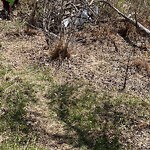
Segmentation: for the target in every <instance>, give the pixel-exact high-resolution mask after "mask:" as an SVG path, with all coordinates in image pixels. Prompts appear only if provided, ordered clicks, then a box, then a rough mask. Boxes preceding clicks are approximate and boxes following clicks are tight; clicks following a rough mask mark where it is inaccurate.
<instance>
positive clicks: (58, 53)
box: [50, 39, 70, 60]
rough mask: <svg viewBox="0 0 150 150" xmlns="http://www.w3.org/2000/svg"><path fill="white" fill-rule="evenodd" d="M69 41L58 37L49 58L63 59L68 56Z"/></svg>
mask: <svg viewBox="0 0 150 150" xmlns="http://www.w3.org/2000/svg"><path fill="white" fill-rule="evenodd" d="M68 48H69V42H67V41H65V40H64V39H60V40H59V41H58V42H57V44H56V45H54V48H53V50H52V52H51V54H50V55H51V60H56V59H61V60H63V59H65V58H69V57H70V53H69V52H68Z"/></svg>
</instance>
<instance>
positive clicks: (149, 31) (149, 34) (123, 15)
mask: <svg viewBox="0 0 150 150" xmlns="http://www.w3.org/2000/svg"><path fill="white" fill-rule="evenodd" d="M99 2H100V3H105V4H107V5H108V6H109V7H111V8H112V9H114V10H115V11H116V12H117V13H118V14H119V15H121V16H122V17H124V18H125V19H126V20H127V21H128V22H130V23H131V24H133V25H134V26H136V27H137V28H138V29H140V30H141V31H143V32H144V33H145V34H146V35H148V36H149V37H150V30H149V29H147V28H146V27H144V26H143V25H142V24H141V23H139V22H137V20H135V19H133V18H129V17H128V16H126V15H125V14H123V13H122V12H121V11H119V10H118V9H117V8H116V7H114V6H112V5H111V4H110V3H109V2H107V1H99ZM91 3H93V0H92V1H91ZM91 3H90V5H91Z"/></svg>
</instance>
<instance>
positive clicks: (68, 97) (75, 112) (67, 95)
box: [47, 85, 123, 150]
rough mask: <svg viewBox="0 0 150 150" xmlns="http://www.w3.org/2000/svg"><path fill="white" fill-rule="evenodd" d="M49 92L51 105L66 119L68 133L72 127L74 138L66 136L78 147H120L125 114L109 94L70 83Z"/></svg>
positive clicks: (98, 149) (95, 149) (101, 149)
mask: <svg viewBox="0 0 150 150" xmlns="http://www.w3.org/2000/svg"><path fill="white" fill-rule="evenodd" d="M54 89H55V90H54V91H53V92H51V94H49V95H47V97H49V98H50V99H51V100H52V101H51V102H50V103H49V107H50V109H53V110H54V111H56V113H57V115H58V117H59V118H60V119H61V120H62V121H63V122H65V124H66V126H67V129H68V133H69V132H71V131H73V132H74V135H73V136H72V137H73V138H71V137H69V134H68V137H60V138H66V139H67V141H68V142H70V144H73V145H74V146H75V147H82V146H86V147H87V148H88V149H93V150H118V149H120V148H121V144H120V142H119V129H118V128H119V125H120V123H121V121H122V120H123V114H122V113H120V114H119V113H118V114H117V112H116V111H115V109H114V106H113V104H111V102H109V99H110V97H109V96H103V97H101V98H100V97H99V98H97V93H96V92H92V91H90V90H88V89H85V90H84V92H83V91H82V92H81V91H79V89H80V88H79V87H73V86H68V85H62V86H56V87H55V88H54Z"/></svg>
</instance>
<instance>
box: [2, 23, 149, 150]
mask: <svg viewBox="0 0 150 150" xmlns="http://www.w3.org/2000/svg"><path fill="white" fill-rule="evenodd" d="M103 26H105V24H104V25H103ZM16 27H17V24H16V22H15V21H14V22H12V21H2V20H1V21H0V43H1V45H2V49H1V52H0V53H1V55H3V56H4V57H5V59H6V60H7V61H8V62H9V64H11V65H12V66H13V67H14V68H13V69H14V70H16V71H23V70H25V68H26V67H27V66H31V65H39V66H47V67H49V68H50V70H51V73H52V76H53V79H54V80H55V82H57V83H58V84H64V83H68V84H72V83H76V82H77V83H78V82H79V83H84V84H86V85H89V86H91V87H93V89H94V90H95V91H101V92H106V91H107V92H110V93H111V94H114V95H116V96H117V95H118V94H120V93H125V94H128V95H131V96H133V97H138V98H141V100H146V101H148V102H149V100H150V42H149V39H147V38H145V43H144V46H143V47H142V46H141V45H142V42H139V43H137V46H132V45H131V44H130V43H128V42H127V41H125V39H124V38H123V37H122V36H120V35H119V34H118V33H117V32H112V33H109V34H108V33H107V34H108V35H107V34H106V36H105V35H102V33H100V34H99V35H97V33H98V32H100V30H99V29H98V27H96V26H94V27H92V28H91V29H90V30H89V29H88V31H87V29H85V30H84V29H83V30H82V31H79V32H78V33H76V34H75V36H74V38H73V39H72V41H71V42H70V45H69V51H70V53H71V56H70V58H69V59H65V60H63V61H62V62H61V64H60V65H59V63H58V61H57V60H56V61H53V62H51V61H50V56H49V55H50V51H51V50H50V49H46V48H45V46H46V42H45V37H44V35H43V33H42V32H41V31H37V30H34V31H32V32H33V33H32V34H31V35H28V34H26V33H25V32H24V29H23V28H21V27H17V29H16ZM110 30H111V29H110ZM85 31H86V32H85ZM138 45H139V46H138ZM125 80H126V81H125ZM125 82H126V84H125V89H123V88H124V83H125ZM122 89H123V90H122ZM39 95H40V93H39ZM28 109H29V116H28V117H29V118H30V119H31V120H32V122H31V124H32V125H33V126H34V128H35V131H36V132H37V134H39V135H40V136H41V138H39V145H40V144H41V143H42V144H43V145H45V146H47V147H48V149H51V150H54V149H57V150H58V149H60V150H63V149H64V150H67V149H68V150H69V149H79V148H75V147H73V146H72V145H71V144H69V143H68V140H67V136H68V135H67V134H68V133H67V130H66V129H65V126H64V124H63V123H62V122H60V121H58V120H54V119H51V118H50V116H49V110H48V106H47V105H46V99H45V98H44V97H42V96H41V98H40V99H39V101H38V103H37V105H35V106H32V107H31V108H30V107H29V108H28ZM33 120H34V122H33ZM148 124H149V123H148ZM72 134H73V133H72ZM149 134H150V133H149V130H148V128H145V129H143V130H142V131H141V132H138V131H137V132H136V133H135V135H134V138H133V139H134V140H133V141H128V142H129V143H132V142H133V144H134V145H135V146H137V148H138V149H141V150H146V149H149V148H150V143H149ZM131 136H133V135H131ZM70 138H71V136H70Z"/></svg>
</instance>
